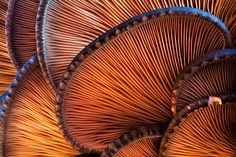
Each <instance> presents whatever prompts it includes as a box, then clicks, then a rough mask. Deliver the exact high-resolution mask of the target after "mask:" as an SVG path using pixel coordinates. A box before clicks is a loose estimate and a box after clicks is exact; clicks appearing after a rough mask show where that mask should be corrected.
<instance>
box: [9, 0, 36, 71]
mask: <svg viewBox="0 0 236 157" xmlns="http://www.w3.org/2000/svg"><path fill="white" fill-rule="evenodd" d="M38 4H39V0H9V5H8V10H7V17H6V30H7V34H6V39H7V46H8V50H9V54H10V57H11V59H12V61H13V63H14V65H15V67H16V68H17V69H20V68H21V66H22V65H23V64H24V63H25V62H26V61H27V60H28V59H30V58H31V57H32V56H33V55H35V54H36V37H35V25H36V15H37V8H38Z"/></svg>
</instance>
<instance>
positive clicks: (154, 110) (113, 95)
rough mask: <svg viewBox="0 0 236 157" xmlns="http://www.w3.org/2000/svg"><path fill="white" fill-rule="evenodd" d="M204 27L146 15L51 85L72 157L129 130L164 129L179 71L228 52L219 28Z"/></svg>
mask: <svg viewBox="0 0 236 157" xmlns="http://www.w3.org/2000/svg"><path fill="white" fill-rule="evenodd" d="M211 19H215V20H213V21H215V22H216V20H217V19H216V18H214V17H213V16H209V14H207V13H206V12H203V11H200V10H197V9H194V10H191V11H190V10H189V9H187V8H167V9H160V10H154V11H151V12H148V13H145V14H143V15H140V16H138V17H135V18H133V19H131V20H129V21H127V22H126V23H123V24H121V25H119V26H118V27H115V28H114V29H111V30H110V31H109V32H107V33H106V34H104V35H102V36H101V37H100V38H98V39H97V40H95V41H94V42H93V43H91V44H90V45H89V46H88V47H86V49H84V50H83V51H82V52H81V53H79V54H78V56H76V58H75V59H74V60H73V62H72V63H71V64H70V66H69V67H68V71H67V72H66V73H65V74H64V78H63V80H62V82H61V83H60V85H59V92H58V96H57V112H58V116H59V119H60V121H61V128H62V130H63V132H64V135H65V136H66V138H67V139H69V140H70V141H71V142H72V144H73V145H74V146H75V147H76V148H78V149H79V148H83V149H84V150H93V149H95V150H103V149H104V148H105V147H106V146H107V144H109V143H110V142H112V141H113V140H114V139H115V138H118V137H119V136H121V135H122V134H123V133H125V132H127V131H129V130H130V129H133V128H136V127H141V126H143V125H151V124H155V123H157V122H167V121H168V120H169V119H170V118H171V110H170V95H171V88H172V85H173V83H174V80H175V78H176V76H177V75H178V74H179V72H180V70H182V69H183V67H184V66H185V65H186V64H188V63H189V62H190V61H192V60H193V59H194V58H196V57H198V56H200V55H202V54H204V53H207V52H210V51H212V50H215V49H220V48H223V47H227V45H228V44H229V43H228V38H227V36H228V35H226V34H227V33H226V32H227V31H224V29H223V28H224V27H223V25H219V24H220V23H218V22H219V21H218V22H216V23H215V22H212V21H211ZM219 26H220V27H221V26H222V27H221V28H220V29H219V28H218V27H219ZM183 30H184V31H183ZM225 33H226V34H225ZM225 35H226V36H225ZM200 45H201V46H200ZM82 61H83V62H82ZM81 62H82V63H81ZM80 63H81V64H80ZM65 88H66V89H65Z"/></svg>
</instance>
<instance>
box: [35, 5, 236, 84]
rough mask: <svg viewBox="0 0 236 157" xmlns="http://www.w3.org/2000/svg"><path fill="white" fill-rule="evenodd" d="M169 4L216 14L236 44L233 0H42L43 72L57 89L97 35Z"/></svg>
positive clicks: (39, 52) (40, 46)
mask: <svg viewBox="0 0 236 157" xmlns="http://www.w3.org/2000/svg"><path fill="white" fill-rule="evenodd" d="M172 6H183V7H190V8H198V9H201V10H205V11H207V12H209V13H211V14H213V15H215V16H216V17H219V18H220V19H221V20H222V21H223V22H224V23H225V25H226V26H227V27H228V28H229V30H230V34H231V38H232V40H233V42H232V43H233V44H231V45H234V47H235V46H236V39H235V37H236V34H235V33H236V24H235V23H236V15H235V8H236V3H235V1H234V0H218V1H213V0H194V1H193V0H190V1H189V0H148V1H147V0H138V1H137V0H118V1H117V0H111V1H108V0H102V1H97V0H79V1H77V0H72V1H65V0H64V1H57V0H42V1H41V3H40V7H39V12H38V16H39V18H38V22H37V31H38V39H37V40H38V42H39V44H38V54H39V59H40V64H41V67H42V70H43V72H44V73H45V75H46V76H47V79H48V80H49V81H50V82H51V84H52V86H54V87H55V88H56V87H57V86H58V84H59V81H60V78H61V76H62V75H63V73H64V71H65V70H66V67H67V65H68V64H69V63H70V61H71V60H72V59H73V58H74V57H75V56H76V54H77V53H78V52H79V51H81V50H82V49H83V48H84V47H85V46H87V45H88V44H89V43H90V42H92V41H93V40H95V39H96V38H97V37H98V36H99V35H101V34H103V33H105V32H106V31H108V30H109V29H111V28H113V27H115V26H116V25H118V24H120V23H123V22H124V21H126V20H128V19H130V18H132V17H134V16H136V15H139V14H141V13H144V12H147V11H151V10H155V9H159V8H167V7H172ZM190 10H191V9H190ZM173 42H174V41H173Z"/></svg>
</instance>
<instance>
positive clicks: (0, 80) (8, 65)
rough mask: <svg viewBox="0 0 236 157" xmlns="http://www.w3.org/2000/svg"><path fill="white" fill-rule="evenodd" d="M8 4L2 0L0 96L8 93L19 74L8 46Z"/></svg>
mask: <svg viewBox="0 0 236 157" xmlns="http://www.w3.org/2000/svg"><path fill="white" fill-rule="evenodd" d="M7 2H8V1H7V0H1V5H0V95H2V94H3V93H4V92H6V91H7V89H8V87H9V86H10V84H11V81H12V79H13V78H14V76H15V75H16V73H17V72H16V69H15V68H14V65H13V64H12V62H11V59H10V56H9V55H8V51H7V46H6V38H5V33H6V31H5V15H6V12H7Z"/></svg>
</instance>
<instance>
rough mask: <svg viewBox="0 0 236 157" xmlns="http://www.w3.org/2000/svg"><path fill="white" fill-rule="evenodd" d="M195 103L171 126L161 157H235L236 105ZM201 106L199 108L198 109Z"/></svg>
mask: <svg viewBox="0 0 236 157" xmlns="http://www.w3.org/2000/svg"><path fill="white" fill-rule="evenodd" d="M206 102H207V101H205V102H203V101H202V100H199V101H198V102H194V103H195V104H194V103H191V104H190V105H189V106H187V107H185V108H184V109H183V110H182V111H181V113H179V114H177V117H176V118H175V119H174V120H173V121H172V122H171V123H170V125H169V127H168V129H167V131H166V133H165V135H164V137H163V140H162V142H161V151H160V155H161V156H167V157H175V156H176V157H177V156H181V157H188V156H189V157H190V156H191V157H199V156H201V157H208V156H214V157H216V156H217V157H221V156H224V157H231V156H234V155H235V154H236V136H235V132H236V121H235V119H236V103H235V99H234V101H233V102H223V104H217V103H213V104H209V105H208V106H206V105H203V104H206ZM196 104H198V105H196Z"/></svg>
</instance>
